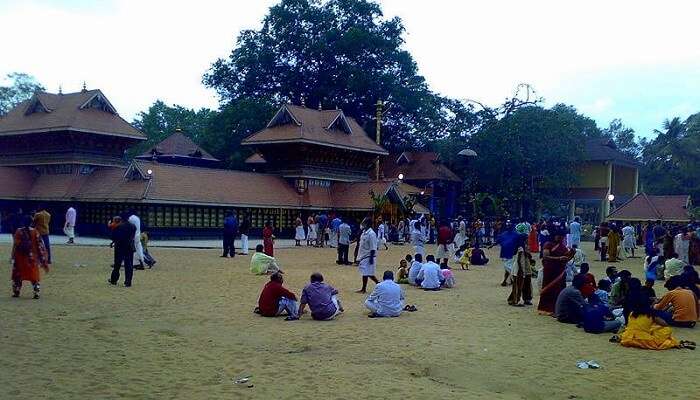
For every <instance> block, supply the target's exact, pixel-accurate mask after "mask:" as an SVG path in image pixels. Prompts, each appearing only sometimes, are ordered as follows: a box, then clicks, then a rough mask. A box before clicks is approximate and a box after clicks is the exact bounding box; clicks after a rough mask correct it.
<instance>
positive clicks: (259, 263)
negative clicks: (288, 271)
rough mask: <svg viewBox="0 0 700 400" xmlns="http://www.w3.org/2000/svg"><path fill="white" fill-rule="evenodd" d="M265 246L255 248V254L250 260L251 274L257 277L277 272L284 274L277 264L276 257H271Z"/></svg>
mask: <svg viewBox="0 0 700 400" xmlns="http://www.w3.org/2000/svg"><path fill="white" fill-rule="evenodd" d="M263 251H264V247H263V245H261V244H259V245H257V246H255V253H254V254H253V256H252V257H251V258H250V272H252V273H254V274H255V275H266V274H267V275H271V274H274V273H276V272H280V273H283V272H282V270H280V268H279V266H278V265H277V263H276V262H275V258H274V257H270V256H268V255H267V254H265V253H264V252H263Z"/></svg>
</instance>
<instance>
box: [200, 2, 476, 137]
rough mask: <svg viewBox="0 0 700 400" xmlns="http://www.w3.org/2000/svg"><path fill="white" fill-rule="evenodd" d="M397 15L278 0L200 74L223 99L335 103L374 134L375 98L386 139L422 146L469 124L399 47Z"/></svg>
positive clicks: (371, 7)
mask: <svg viewBox="0 0 700 400" xmlns="http://www.w3.org/2000/svg"><path fill="white" fill-rule="evenodd" d="M404 33H405V30H404V27H403V24H402V22H401V20H400V19H399V18H398V17H396V18H392V19H385V18H383V14H382V11H381V8H380V6H379V5H378V4H377V3H375V2H372V1H368V0H328V1H320V0H282V1H281V2H280V3H279V4H278V5H275V6H273V7H272V8H270V12H269V14H268V15H267V16H266V17H265V18H264V19H263V24H262V28H260V29H259V30H246V31H243V32H241V34H240V36H239V38H238V41H237V43H236V45H235V47H234V49H233V51H232V52H231V54H230V56H229V57H228V59H219V60H217V61H216V62H214V64H213V65H212V67H211V69H210V70H209V71H208V72H207V73H206V74H205V76H204V83H205V84H206V85H207V86H209V87H212V88H214V89H216V91H217V92H218V93H219V95H220V96H221V100H222V103H223V104H226V103H228V102H236V101H240V100H242V99H246V100H248V101H253V100H257V101H262V102H265V103H269V104H280V103H285V102H291V103H296V104H299V103H301V102H305V104H306V105H307V106H309V107H313V108H315V107H317V106H318V105H319V104H321V105H322V106H323V107H324V108H332V107H338V108H340V109H342V110H343V111H344V112H345V113H346V114H347V115H349V116H352V117H354V118H355V119H357V120H358V122H359V123H360V124H361V125H363V127H364V128H365V130H366V131H367V132H368V133H370V135H373V134H374V130H375V129H374V126H375V124H374V122H373V121H374V118H375V112H376V103H377V101H378V100H382V101H385V102H387V110H386V113H385V118H384V119H383V128H382V129H383V135H382V136H383V141H382V142H383V144H384V145H385V146H386V147H388V148H391V149H397V150H398V149H401V148H410V147H422V146H424V145H425V144H426V143H427V142H428V141H430V140H432V139H434V138H437V137H441V136H445V135H447V134H448V133H449V132H453V131H455V130H465V129H468V128H469V126H470V124H471V123H472V122H473V121H472V120H473V115H472V114H471V112H470V110H469V109H468V108H467V107H465V106H464V105H463V104H462V103H461V102H458V101H453V100H450V99H447V98H444V97H442V96H439V95H437V94H435V93H433V92H432V91H431V90H430V89H429V88H428V85H427V83H426V81H425V79H424V78H423V76H421V75H420V74H419V73H418V67H417V65H416V63H415V61H414V60H413V58H412V57H411V55H410V53H409V52H408V51H406V50H405V49H404V48H403V45H404V39H403V35H404Z"/></svg>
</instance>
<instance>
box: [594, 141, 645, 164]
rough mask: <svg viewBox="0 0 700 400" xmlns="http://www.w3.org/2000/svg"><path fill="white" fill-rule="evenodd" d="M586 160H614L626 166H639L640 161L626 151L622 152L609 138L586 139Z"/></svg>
mask: <svg viewBox="0 0 700 400" xmlns="http://www.w3.org/2000/svg"><path fill="white" fill-rule="evenodd" d="M584 160H585V161H612V162H613V163H615V164H619V165H622V166H626V167H633V168H637V167H639V166H640V163H639V162H638V161H637V160H635V159H634V158H632V157H630V156H628V155H627V154H625V153H622V152H620V151H619V150H618V149H617V147H616V146H615V143H614V142H613V141H612V140H609V139H590V140H588V141H586V147H585V155H584Z"/></svg>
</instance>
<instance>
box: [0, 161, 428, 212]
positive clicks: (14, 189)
mask: <svg viewBox="0 0 700 400" xmlns="http://www.w3.org/2000/svg"><path fill="white" fill-rule="evenodd" d="M133 165H135V166H137V167H138V168H137V169H138V170H139V171H141V172H144V173H146V171H149V170H150V171H151V175H150V176H149V177H150V179H133V180H132V179H126V178H125V174H126V172H127V168H121V167H104V168H97V169H96V170H95V171H94V172H92V173H91V174H88V175H83V174H56V175H53V174H52V175H48V174H43V175H40V174H36V173H34V171H33V169H32V168H30V167H0V181H2V182H3V184H2V185H0V199H31V200H40V201H50V200H51V201H94V202H100V201H103V202H146V203H173V204H206V205H226V206H235V207H279V208H312V209H328V210H330V209H337V210H371V209H372V206H373V205H372V200H371V198H370V195H369V192H370V190H373V191H374V192H375V193H377V194H385V193H388V192H389V190H391V189H392V188H393V190H395V191H396V194H397V195H398V197H399V198H400V199H403V198H404V197H405V196H406V195H408V194H413V193H418V192H419V191H420V189H418V188H416V187H414V186H411V185H408V184H406V183H401V184H396V183H395V182H391V181H374V182H353V183H333V184H332V186H331V188H326V187H318V186H310V187H309V188H308V190H307V191H306V192H305V193H304V194H302V195H300V194H299V193H298V192H297V191H296V190H295V188H294V187H293V186H292V185H291V184H289V183H288V182H287V181H286V180H285V179H283V178H281V177H278V176H275V175H269V174H260V173H253V172H242V171H231V170H223V169H212V168H201V167H186V166H180V165H169V164H162V163H155V162H147V161H134V164H133ZM146 174H147V173H146Z"/></svg>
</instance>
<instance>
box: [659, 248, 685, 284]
mask: <svg viewBox="0 0 700 400" xmlns="http://www.w3.org/2000/svg"><path fill="white" fill-rule="evenodd" d="M664 267H665V268H664V278H665V279H670V278H671V277H672V276H676V275H680V274H681V273H683V267H685V262H683V260H681V259H679V258H678V254H677V253H673V254H672V255H671V258H669V259H668V260H666V262H665V263H664Z"/></svg>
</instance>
